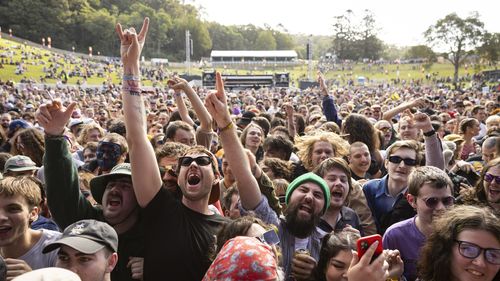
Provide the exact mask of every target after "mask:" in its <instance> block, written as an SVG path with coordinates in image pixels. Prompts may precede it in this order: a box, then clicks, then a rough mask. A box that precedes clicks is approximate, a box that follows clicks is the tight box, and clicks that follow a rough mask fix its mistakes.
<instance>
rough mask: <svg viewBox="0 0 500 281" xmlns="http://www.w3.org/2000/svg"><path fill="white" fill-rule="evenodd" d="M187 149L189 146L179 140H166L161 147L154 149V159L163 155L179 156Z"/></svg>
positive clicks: (157, 159) (158, 158) (158, 159)
mask: <svg viewBox="0 0 500 281" xmlns="http://www.w3.org/2000/svg"><path fill="white" fill-rule="evenodd" d="M188 149H189V146H187V145H185V144H183V143H180V142H166V143H165V144H164V145H163V146H162V147H160V148H159V149H157V150H156V152H155V154H156V161H158V162H159V161H160V159H162V158H164V157H169V158H171V157H175V158H179V157H181V156H182V155H184V153H186V151H187V150H188Z"/></svg>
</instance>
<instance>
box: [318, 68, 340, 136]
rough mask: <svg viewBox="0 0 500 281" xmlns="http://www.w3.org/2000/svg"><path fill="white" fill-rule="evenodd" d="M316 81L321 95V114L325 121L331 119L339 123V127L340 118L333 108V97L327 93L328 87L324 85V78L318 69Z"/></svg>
mask: <svg viewBox="0 0 500 281" xmlns="http://www.w3.org/2000/svg"><path fill="white" fill-rule="evenodd" d="M318 83H319V88H320V91H321V95H322V96H323V101H322V106H323V115H325V117H326V120H327V121H333V122H335V123H336V124H337V125H339V127H341V126H342V120H340V118H339V116H338V114H337V109H336V108H335V102H334V101H333V97H332V96H330V95H329V94H328V87H327V86H326V82H325V78H324V77H323V74H322V73H321V72H320V71H318Z"/></svg>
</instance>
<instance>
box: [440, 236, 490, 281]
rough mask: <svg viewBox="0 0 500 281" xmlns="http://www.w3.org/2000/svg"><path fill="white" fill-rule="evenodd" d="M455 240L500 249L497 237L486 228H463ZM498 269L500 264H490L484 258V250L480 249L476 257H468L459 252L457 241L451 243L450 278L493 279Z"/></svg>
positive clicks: (468, 280)
mask: <svg viewBox="0 0 500 281" xmlns="http://www.w3.org/2000/svg"><path fill="white" fill-rule="evenodd" d="M456 240H458V241H465V242H469V243H473V244H476V245H477V246H479V247H481V248H484V249H487V248H494V249H500V241H499V238H498V237H495V235H493V234H492V233H491V232H488V231H486V230H479V229H465V230H463V231H462V232H460V233H459V234H458V236H457V239H456ZM499 270H500V265H495V264H491V263H489V262H488V261H487V260H486V259H485V257H484V250H482V251H481V253H480V254H479V256H478V257H477V258H474V259H470V258H466V257H464V256H462V254H460V252H459V247H458V243H455V244H454V245H453V250H452V256H451V276H450V277H451V278H450V280H452V281H470V280H478V281H494V277H495V275H496V274H497V273H498V271H499ZM495 280H496V279H495Z"/></svg>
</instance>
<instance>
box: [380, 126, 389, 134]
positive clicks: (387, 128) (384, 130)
mask: <svg viewBox="0 0 500 281" xmlns="http://www.w3.org/2000/svg"><path fill="white" fill-rule="evenodd" d="M390 129H391V127H382V128H378V130H379V131H382V132H384V133H385V132H387V131H389V130H390Z"/></svg>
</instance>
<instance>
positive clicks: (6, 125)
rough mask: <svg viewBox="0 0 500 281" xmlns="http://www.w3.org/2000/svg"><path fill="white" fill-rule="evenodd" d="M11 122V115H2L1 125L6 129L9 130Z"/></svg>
mask: <svg viewBox="0 0 500 281" xmlns="http://www.w3.org/2000/svg"><path fill="white" fill-rule="evenodd" d="M10 121H12V117H10V114H2V117H1V119H0V124H1V125H2V127H4V129H7V128H9V124H10Z"/></svg>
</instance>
